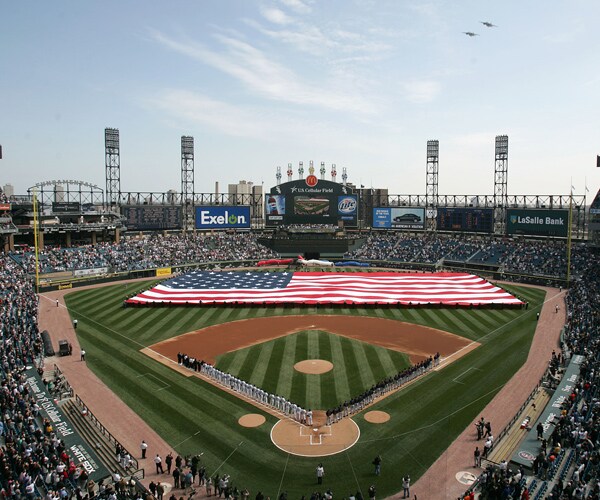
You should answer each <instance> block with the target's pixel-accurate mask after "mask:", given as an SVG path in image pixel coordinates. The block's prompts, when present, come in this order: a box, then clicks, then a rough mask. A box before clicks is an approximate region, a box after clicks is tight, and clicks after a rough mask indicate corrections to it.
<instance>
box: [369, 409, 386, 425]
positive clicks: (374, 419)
mask: <svg viewBox="0 0 600 500" xmlns="http://www.w3.org/2000/svg"><path fill="white" fill-rule="evenodd" d="M389 419H390V414H389V413H386V412H384V411H368V412H367V413H365V420H366V421H367V422H370V423H372V424H383V423H384V422H387V421H388V420H389Z"/></svg>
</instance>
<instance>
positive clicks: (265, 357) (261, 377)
mask: <svg viewBox="0 0 600 500" xmlns="http://www.w3.org/2000/svg"><path fill="white" fill-rule="evenodd" d="M274 346H275V342H266V343H264V344H261V347H262V348H261V350H260V354H259V355H258V359H257V360H256V364H255V365H254V370H253V371H252V375H251V376H250V380H249V381H250V383H252V384H254V385H255V386H256V387H263V388H264V381H265V373H266V371H267V367H268V366H269V363H270V362H271V355H272V354H273V347H274ZM269 392H271V389H269Z"/></svg>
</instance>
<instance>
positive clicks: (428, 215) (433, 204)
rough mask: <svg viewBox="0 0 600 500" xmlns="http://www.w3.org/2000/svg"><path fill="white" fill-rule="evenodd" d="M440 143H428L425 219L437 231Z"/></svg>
mask: <svg viewBox="0 0 600 500" xmlns="http://www.w3.org/2000/svg"><path fill="white" fill-rule="evenodd" d="M439 157H440V141H427V174H426V177H425V206H426V208H425V219H426V220H429V221H431V224H432V227H433V229H435V227H436V226H435V219H436V217H437V205H438V171H439Z"/></svg>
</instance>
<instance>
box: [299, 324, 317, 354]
mask: <svg viewBox="0 0 600 500" xmlns="http://www.w3.org/2000/svg"><path fill="white" fill-rule="evenodd" d="M305 334H306V339H307V344H308V350H307V357H306V359H320V358H319V332H318V331H316V330H308V331H307V332H306V333H305ZM296 359H298V360H301V358H298V357H296Z"/></svg>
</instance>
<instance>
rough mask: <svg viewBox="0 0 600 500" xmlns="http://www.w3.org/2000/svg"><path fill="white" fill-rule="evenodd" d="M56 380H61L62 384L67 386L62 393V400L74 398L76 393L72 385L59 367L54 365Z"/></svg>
mask: <svg viewBox="0 0 600 500" xmlns="http://www.w3.org/2000/svg"><path fill="white" fill-rule="evenodd" d="M54 378H55V379H57V378H61V381H60V383H61V384H62V385H64V386H65V387H64V389H65V390H61V392H60V399H65V398H72V397H73V396H74V395H75V391H73V388H72V387H71V384H69V381H68V380H67V377H65V376H64V374H63V372H62V371H61V369H60V368H59V367H58V365H56V363H55V364H54ZM57 387H58V384H57Z"/></svg>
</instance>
